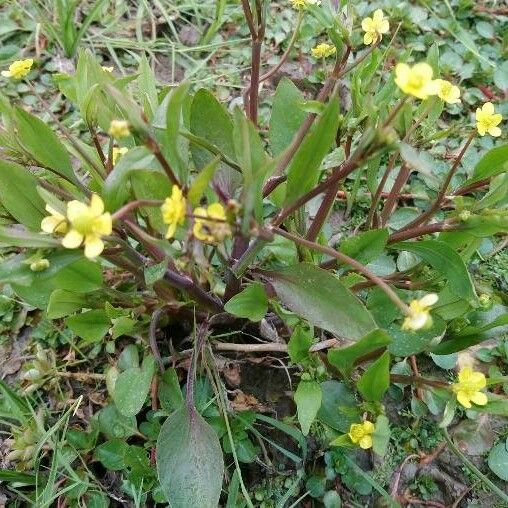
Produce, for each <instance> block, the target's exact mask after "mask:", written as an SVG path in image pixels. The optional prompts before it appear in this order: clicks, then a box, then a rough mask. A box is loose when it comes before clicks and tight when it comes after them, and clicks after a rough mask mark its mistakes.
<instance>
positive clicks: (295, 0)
mask: <svg viewBox="0 0 508 508" xmlns="http://www.w3.org/2000/svg"><path fill="white" fill-rule="evenodd" d="M289 3H290V4H291V7H293V9H297V10H299V11H300V10H303V9H306V8H307V7H310V6H311V5H320V4H321V1H320V0H289Z"/></svg>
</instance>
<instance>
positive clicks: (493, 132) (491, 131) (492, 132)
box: [489, 127, 501, 138]
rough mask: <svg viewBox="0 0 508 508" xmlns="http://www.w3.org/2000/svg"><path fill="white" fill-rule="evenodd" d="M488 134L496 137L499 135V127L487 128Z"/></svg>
mask: <svg viewBox="0 0 508 508" xmlns="http://www.w3.org/2000/svg"><path fill="white" fill-rule="evenodd" d="M489 134H490V135H491V136H494V137H495V138H498V137H499V136H501V129H500V128H499V127H491V128H490V129H489Z"/></svg>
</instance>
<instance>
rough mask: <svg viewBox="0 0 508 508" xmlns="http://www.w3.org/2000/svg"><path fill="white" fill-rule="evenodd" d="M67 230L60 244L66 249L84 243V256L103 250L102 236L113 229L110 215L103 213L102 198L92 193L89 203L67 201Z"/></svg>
mask: <svg viewBox="0 0 508 508" xmlns="http://www.w3.org/2000/svg"><path fill="white" fill-rule="evenodd" d="M67 219H68V221H69V224H70V230H69V232H68V233H67V234H66V235H65V236H64V238H63V240H62V245H63V246H64V247H66V248H67V249H76V248H77V247H79V246H80V245H82V244H84V245H85V256H86V257H87V258H95V257H97V256H98V255H99V254H100V253H101V252H102V251H103V250H104V242H103V241H102V239H101V238H102V236H104V235H110V234H111V231H112V229H113V225H112V221H111V215H110V214H109V213H108V212H106V213H104V203H103V202H102V199H101V198H100V197H99V196H98V195H97V194H93V195H92V199H91V200H90V205H89V206H88V205H86V204H85V203H81V202H80V201H70V202H69V203H67Z"/></svg>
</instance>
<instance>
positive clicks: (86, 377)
mask: <svg viewBox="0 0 508 508" xmlns="http://www.w3.org/2000/svg"><path fill="white" fill-rule="evenodd" d="M55 375H56V376H58V377H65V378H69V379H76V380H77V381H90V380H95V381H104V380H105V379H106V375H105V374H96V373H94V372H62V371H56V372H55Z"/></svg>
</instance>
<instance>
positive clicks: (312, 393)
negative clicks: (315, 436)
mask: <svg viewBox="0 0 508 508" xmlns="http://www.w3.org/2000/svg"><path fill="white" fill-rule="evenodd" d="M322 398H323V392H322V391H321V386H320V385H319V383H318V382H317V381H305V380H303V379H302V380H301V381H300V382H299V383H298V388H297V389H296V392H295V403H296V409H297V412H298V421H299V422H300V426H301V427H302V434H303V435H304V436H307V435H308V434H309V430H310V426H311V425H312V422H313V421H314V420H315V418H316V415H317V413H318V411H319V408H320V407H321V400H322Z"/></svg>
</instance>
